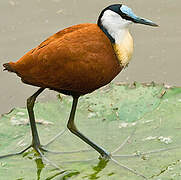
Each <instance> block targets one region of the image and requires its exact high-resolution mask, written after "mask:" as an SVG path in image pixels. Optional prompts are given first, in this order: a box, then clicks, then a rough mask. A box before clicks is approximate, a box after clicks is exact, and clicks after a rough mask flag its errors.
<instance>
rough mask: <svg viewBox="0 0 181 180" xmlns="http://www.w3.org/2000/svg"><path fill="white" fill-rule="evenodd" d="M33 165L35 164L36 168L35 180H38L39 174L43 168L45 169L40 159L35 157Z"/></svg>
mask: <svg viewBox="0 0 181 180" xmlns="http://www.w3.org/2000/svg"><path fill="white" fill-rule="evenodd" d="M35 163H36V167H37V180H40V174H41V172H42V170H43V168H44V167H45V165H44V164H43V161H42V159H41V158H40V157H37V158H36V159H35Z"/></svg>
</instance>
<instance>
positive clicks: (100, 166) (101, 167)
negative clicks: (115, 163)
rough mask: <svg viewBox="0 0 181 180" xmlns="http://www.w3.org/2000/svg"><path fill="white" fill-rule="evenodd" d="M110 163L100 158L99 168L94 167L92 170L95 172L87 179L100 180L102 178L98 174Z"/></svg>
mask: <svg viewBox="0 0 181 180" xmlns="http://www.w3.org/2000/svg"><path fill="white" fill-rule="evenodd" d="M108 161H109V160H105V159H102V158H99V163H98V164H97V166H93V168H92V169H93V171H94V172H93V173H92V174H90V175H88V176H86V177H88V178H89V179H91V180H93V179H99V178H100V176H98V174H99V173H100V172H101V171H102V170H103V169H104V168H105V167H106V166H107V163H108ZM111 174H114V173H111Z"/></svg>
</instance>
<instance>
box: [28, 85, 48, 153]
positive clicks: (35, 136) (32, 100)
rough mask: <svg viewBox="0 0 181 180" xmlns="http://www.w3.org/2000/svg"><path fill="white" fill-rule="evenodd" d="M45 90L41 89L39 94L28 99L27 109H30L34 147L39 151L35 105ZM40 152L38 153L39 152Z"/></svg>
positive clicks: (36, 93)
mask: <svg viewBox="0 0 181 180" xmlns="http://www.w3.org/2000/svg"><path fill="white" fill-rule="evenodd" d="M44 89H45V88H40V89H39V90H38V91H37V92H35V93H34V94H33V95H32V96H30V97H29V98H28V99H27V109H28V115H29V120H30V126H31V133H32V147H33V148H34V149H35V150H36V151H37V149H40V148H41V145H40V139H39V136H38V131H37V128H36V122H35V115H34V111H33V108H34V104H35V100H36V98H37V97H38V95H39V94H40V93H41V92H42V91H43V90H44ZM37 152H38V151H37Z"/></svg>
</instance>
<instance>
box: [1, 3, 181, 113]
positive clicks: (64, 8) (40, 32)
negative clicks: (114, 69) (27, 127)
mask: <svg viewBox="0 0 181 180" xmlns="http://www.w3.org/2000/svg"><path fill="white" fill-rule="evenodd" d="M121 2H122V3H124V4H126V5H128V6H129V7H131V8H132V9H133V10H134V12H135V13H136V14H137V15H139V16H143V17H145V18H149V19H151V20H153V21H154V22H156V23H158V24H159V25H160V27H159V28H152V27H146V26H143V25H134V26H132V27H131V33H132V35H133V37H134V41H135V52H134V56H133V58H132V61H131V63H130V64H129V67H128V68H127V69H126V70H124V71H123V72H121V73H120V75H119V76H118V77H117V78H116V81H119V82H120V81H124V82H125V81H126V82H133V81H139V82H150V81H155V82H158V83H166V84H169V85H176V86H180V75H181V73H180V65H181V61H180V56H179V55H180V42H181V21H180V15H181V12H180V6H181V1H180V0H174V1H170V0H159V1H157V0H152V1H148V2H146V3H145V1H144V0H137V1H132V0H127V1H125V0H124V1H123V0H122V1H121ZM112 3H120V1H115V0H114V1H113V0H104V1H103V0H102V1H98V0H91V1H82V0H72V1H65V0H64V1H63V0H34V1H23V0H8V1H7V0H1V1H0V9H1V11H0V15H1V16H0V17H1V24H0V37H1V41H0V64H3V63H5V62H8V61H16V60H17V59H19V58H20V57H21V56H22V55H23V54H24V53H25V52H27V51H28V50H30V49H31V48H33V47H35V46H37V45H38V44H39V43H40V42H42V41H43V40H45V39H46V38H47V37H48V36H50V35H52V34H53V33H55V32H57V31H59V30H60V29H63V28H66V27H68V26H71V25H73V24H79V23H85V22H90V23H95V22H96V21H97V17H98V15H99V13H100V11H101V10H102V9H103V7H105V6H107V5H109V4H112ZM1 69H2V68H1ZM0 83H1V87H0V114H1V113H5V112H8V111H9V110H10V109H11V108H13V107H17V106H25V102H26V98H27V97H28V96H30V95H31V94H32V93H33V92H34V91H35V89H36V88H35V87H31V86H28V85H24V84H23V83H22V82H21V81H20V79H19V78H18V77H16V75H15V74H10V73H7V72H3V71H2V70H0ZM55 94H56V93H54V92H50V91H46V92H45V93H44V94H42V95H41V96H40V99H41V100H44V101H46V100H47V99H50V98H51V99H52V98H55Z"/></svg>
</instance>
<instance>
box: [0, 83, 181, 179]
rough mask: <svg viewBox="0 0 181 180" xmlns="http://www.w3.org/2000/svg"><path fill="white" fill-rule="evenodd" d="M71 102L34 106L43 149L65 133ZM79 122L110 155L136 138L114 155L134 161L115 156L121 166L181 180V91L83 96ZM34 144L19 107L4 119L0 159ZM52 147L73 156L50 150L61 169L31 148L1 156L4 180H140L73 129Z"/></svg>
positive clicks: (114, 88)
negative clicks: (73, 131)
mask: <svg viewBox="0 0 181 180" xmlns="http://www.w3.org/2000/svg"><path fill="white" fill-rule="evenodd" d="M71 103H72V98H71V97H67V96H62V95H59V98H57V101H52V102H46V103H39V102H38V103H36V105H35V108H34V110H35V115H36V120H37V127H38V132H39V135H40V139H41V143H42V144H46V143H47V142H48V141H49V140H51V138H52V137H54V136H55V135H56V134H58V133H59V132H60V131H62V130H64V129H65V128H66V123H67V120H68V116H69V113H70V109H71ZM75 121H76V124H77V127H78V128H79V130H80V131H81V132H82V133H83V134H85V135H86V136H87V137H89V138H90V139H91V140H93V141H94V142H96V143H97V144H99V145H100V146H102V147H103V148H105V149H106V150H107V151H109V152H113V151H114V150H115V149H116V148H117V147H119V146H120V145H121V144H122V143H124V142H125V139H127V137H128V136H131V134H132V137H131V138H129V140H128V141H127V143H125V145H124V146H123V147H122V149H121V150H119V151H118V152H116V153H115V154H116V155H131V156H122V157H113V158H114V159H115V160H116V161H118V162H119V163H120V164H122V165H125V166H127V167H129V168H131V169H134V170H136V171H137V172H139V173H140V174H143V175H144V176H146V177H148V178H149V179H153V180H167V179H168V180H171V179H173V180H179V179H181V171H180V169H181V152H180V147H181V146H180V145H181V143H180V138H181V88H178V87H171V88H169V87H165V86H164V85H157V84H154V83H151V84H140V83H134V84H131V85H130V84H120V85H115V84H111V85H110V86H109V87H107V88H106V89H104V90H97V91H95V92H93V93H92V94H89V95H86V96H83V97H81V98H80V100H79V104H78V109H77V113H76V120H75ZM133 132H134V133H133ZM30 143H31V132H30V127H29V121H28V115H27V111H26V108H15V109H13V110H12V111H11V112H10V113H8V114H4V115H2V116H1V118H0V155H3V154H7V153H12V152H18V151H20V150H22V149H23V148H25V147H27V146H28V145H29V144H30ZM48 148H49V149H51V150H53V151H58V152H70V153H62V154H51V153H45V157H46V158H47V159H49V160H50V161H51V162H53V163H55V164H56V165H58V166H59V167H60V168H61V169H62V170H61V171H60V170H57V169H55V168H54V167H53V166H52V165H51V164H50V163H49V164H48V163H47V162H46V163H45V162H43V161H42V160H41V158H40V157H39V156H38V155H37V154H36V153H35V152H34V151H33V150H30V151H28V152H26V153H24V154H23V155H19V156H13V157H9V158H3V159H0V175H1V177H3V179H6V180H12V179H15V180H51V179H55V180H59V179H62V180H67V179H73V180H89V179H90V180H94V179H100V180H117V179H121V180H139V179H142V178H141V177H140V176H137V175H135V174H134V173H131V172H130V171H128V170H125V169H124V168H121V167H120V166H118V165H117V164H116V163H114V162H113V161H111V160H110V161H105V160H102V159H99V158H98V157H99V155H98V153H97V152H95V151H94V150H92V149H91V148H90V147H89V146H88V145H87V144H85V143H84V142H82V141H81V140H80V139H79V138H78V137H75V135H73V134H71V133H70V132H69V131H68V130H66V131H65V133H64V134H63V135H62V136H61V137H59V138H58V139H57V140H56V141H55V142H53V143H52V144H50V145H49V146H48ZM87 149H88V151H79V150H87ZM157 150H158V151H157ZM159 150H160V151H159ZM161 150H162V151H161ZM72 151H73V152H72ZM1 177H0V179H1Z"/></svg>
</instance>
